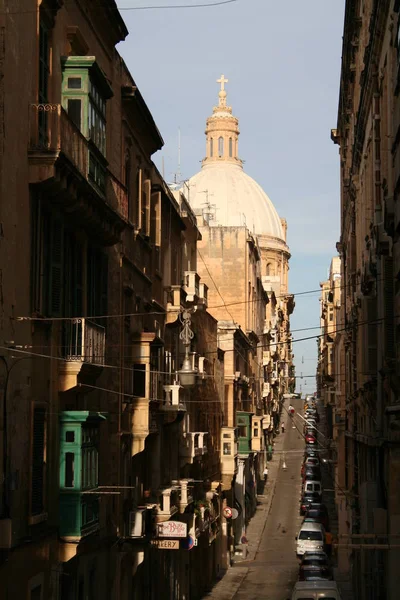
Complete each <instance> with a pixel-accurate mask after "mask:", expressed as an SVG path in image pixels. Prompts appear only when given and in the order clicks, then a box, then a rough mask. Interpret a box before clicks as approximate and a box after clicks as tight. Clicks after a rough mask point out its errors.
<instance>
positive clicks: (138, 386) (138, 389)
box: [133, 364, 146, 398]
mask: <svg viewBox="0 0 400 600" xmlns="http://www.w3.org/2000/svg"><path fill="white" fill-rule="evenodd" d="M133 395H134V396H135V397H137V398H145V397H146V365H144V364H135V365H133Z"/></svg>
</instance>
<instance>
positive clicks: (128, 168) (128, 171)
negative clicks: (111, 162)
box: [124, 150, 133, 221]
mask: <svg viewBox="0 0 400 600" xmlns="http://www.w3.org/2000/svg"><path fill="white" fill-rule="evenodd" d="M131 177H132V164H131V153H130V152H129V150H127V151H126V152H125V165H124V185H125V187H126V194H127V197H128V215H127V216H128V217H129V219H130V220H131V221H132V217H133V215H132V206H131V204H132V198H131Z"/></svg>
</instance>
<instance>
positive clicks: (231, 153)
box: [229, 138, 233, 158]
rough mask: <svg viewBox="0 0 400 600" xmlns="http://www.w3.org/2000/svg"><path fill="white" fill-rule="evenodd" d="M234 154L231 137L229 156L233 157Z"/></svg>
mask: <svg viewBox="0 0 400 600" xmlns="http://www.w3.org/2000/svg"><path fill="white" fill-rule="evenodd" d="M232 155H233V140H232V138H229V158H232Z"/></svg>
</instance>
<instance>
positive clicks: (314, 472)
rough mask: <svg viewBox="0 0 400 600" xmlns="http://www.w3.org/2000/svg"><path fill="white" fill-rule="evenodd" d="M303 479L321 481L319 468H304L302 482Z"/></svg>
mask: <svg viewBox="0 0 400 600" xmlns="http://www.w3.org/2000/svg"><path fill="white" fill-rule="evenodd" d="M305 481H321V470H320V469H318V468H316V469H309V468H305V469H304V473H303V484H304V482H305Z"/></svg>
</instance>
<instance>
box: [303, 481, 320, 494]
mask: <svg viewBox="0 0 400 600" xmlns="http://www.w3.org/2000/svg"><path fill="white" fill-rule="evenodd" d="M303 489H304V493H307V492H313V493H314V494H319V496H320V497H321V496H322V485H321V481H320V480H316V479H315V480H314V479H306V480H305V482H304V484H303Z"/></svg>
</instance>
